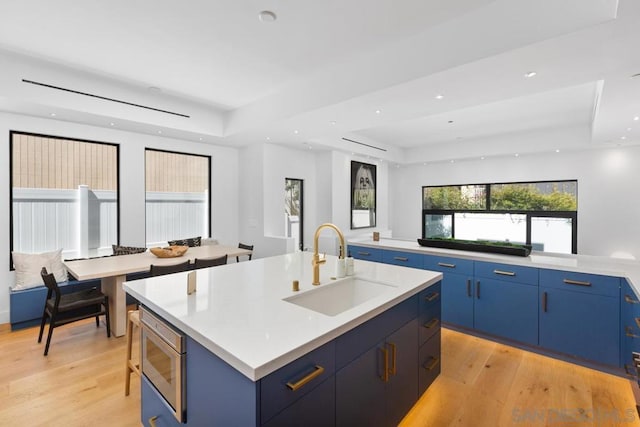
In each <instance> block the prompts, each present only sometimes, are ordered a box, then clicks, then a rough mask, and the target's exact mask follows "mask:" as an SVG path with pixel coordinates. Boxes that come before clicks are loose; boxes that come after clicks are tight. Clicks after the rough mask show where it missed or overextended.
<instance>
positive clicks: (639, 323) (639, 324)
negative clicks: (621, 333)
mask: <svg viewBox="0 0 640 427" xmlns="http://www.w3.org/2000/svg"><path fill="white" fill-rule="evenodd" d="M633 320H635V321H636V325H638V328H640V317H635V318H634V319H633Z"/></svg>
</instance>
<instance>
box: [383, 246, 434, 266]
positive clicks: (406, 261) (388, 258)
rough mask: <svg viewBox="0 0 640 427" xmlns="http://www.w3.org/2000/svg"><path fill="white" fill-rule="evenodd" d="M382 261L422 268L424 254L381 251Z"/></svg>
mask: <svg viewBox="0 0 640 427" xmlns="http://www.w3.org/2000/svg"><path fill="white" fill-rule="evenodd" d="M382 262H384V263H385V264H393V265H401V266H403V267H413V268H423V267H424V255H423V254H417V253H415V252H401V251H391V250H385V251H382Z"/></svg>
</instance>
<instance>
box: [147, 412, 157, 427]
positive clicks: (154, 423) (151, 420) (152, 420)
mask: <svg viewBox="0 0 640 427" xmlns="http://www.w3.org/2000/svg"><path fill="white" fill-rule="evenodd" d="M157 419H158V416H157V415H154V416H153V417H151V418H149V425H150V426H151V427H156V420H157Z"/></svg>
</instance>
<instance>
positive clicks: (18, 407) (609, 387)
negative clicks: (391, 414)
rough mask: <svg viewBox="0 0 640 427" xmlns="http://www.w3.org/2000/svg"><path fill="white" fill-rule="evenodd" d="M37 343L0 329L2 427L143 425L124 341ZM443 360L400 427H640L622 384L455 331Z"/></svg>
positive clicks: (70, 335) (82, 333)
mask: <svg viewBox="0 0 640 427" xmlns="http://www.w3.org/2000/svg"><path fill="white" fill-rule="evenodd" d="M37 335H38V329H37V328H29V329H25V330H21V331H17V332H11V331H9V329H8V327H7V326H6V325H0V426H15V425H29V426H64V427H74V426H92V427H95V426H118V427H120V426H125V427H126V426H139V425H140V421H139V420H140V392H139V387H140V381H139V379H138V378H137V377H136V376H135V375H134V376H132V383H131V389H132V391H131V395H130V396H129V397H125V396H124V372H125V367H124V366H125V363H124V357H125V345H126V340H125V338H110V339H107V338H106V332H105V329H104V326H101V327H100V328H96V327H95V323H93V321H92V320H87V321H84V322H77V323H74V324H71V325H67V326H65V327H61V328H57V329H56V330H55V331H54V334H53V340H52V343H51V348H50V350H49V356H47V357H44V356H43V355H42V351H43V344H37V343H36V340H37ZM136 338H137V337H134V339H136ZM136 350H137V349H135V350H134V351H136ZM442 360H443V365H442V374H441V375H440V377H439V378H438V379H437V380H436V381H435V382H434V384H433V385H432V386H431V387H430V388H429V390H427V392H426V393H425V394H424V395H423V396H422V398H421V399H420V401H419V402H418V403H417V404H416V406H415V407H414V408H413V409H412V410H411V412H410V413H409V414H407V416H406V417H405V419H404V420H403V422H402V424H401V426H402V427H413V426H425V427H426V426H428V427H438V426H453V425H455V426H470V427H471V426H472V427H476V426H491V427H496V426H562V427H564V426H567V427H569V426H571V427H573V426H640V422H639V421H638V416H637V412H636V410H635V403H634V400H633V395H632V392H631V386H630V383H629V382H628V381H626V380H624V379H622V378H619V377H616V376H612V375H608V374H603V373H601V372H597V371H593V370H590V369H587V368H583V367H580V366H576V365H573V364H570V363H566V362H561V361H558V360H555V359H551V358H548V357H545V356H540V355H537V354H534V353H529V352H526V351H522V350H519V349H516V348H513V347H509V346H506V345H502V344H498V343H494V342H491V341H487V340H483V339H480V338H477V337H472V336H469V335H466V334H461V333H458V332H454V331H451V330H447V329H443V331H442ZM363 410H366V408H363Z"/></svg>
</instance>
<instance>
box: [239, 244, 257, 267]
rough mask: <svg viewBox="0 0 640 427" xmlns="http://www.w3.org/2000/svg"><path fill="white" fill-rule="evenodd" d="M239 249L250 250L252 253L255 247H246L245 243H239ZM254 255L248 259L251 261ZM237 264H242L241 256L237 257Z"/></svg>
mask: <svg viewBox="0 0 640 427" xmlns="http://www.w3.org/2000/svg"><path fill="white" fill-rule="evenodd" d="M238 248H239V249H246V250H248V251H252V250H253V245H245V244H244V243H238ZM252 255H253V254H249V255H248V257H249V261H251V256H252ZM236 262H240V256H237V257H236Z"/></svg>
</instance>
